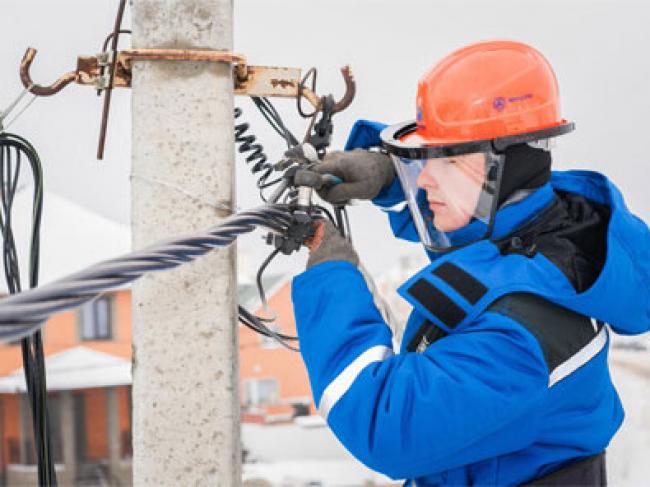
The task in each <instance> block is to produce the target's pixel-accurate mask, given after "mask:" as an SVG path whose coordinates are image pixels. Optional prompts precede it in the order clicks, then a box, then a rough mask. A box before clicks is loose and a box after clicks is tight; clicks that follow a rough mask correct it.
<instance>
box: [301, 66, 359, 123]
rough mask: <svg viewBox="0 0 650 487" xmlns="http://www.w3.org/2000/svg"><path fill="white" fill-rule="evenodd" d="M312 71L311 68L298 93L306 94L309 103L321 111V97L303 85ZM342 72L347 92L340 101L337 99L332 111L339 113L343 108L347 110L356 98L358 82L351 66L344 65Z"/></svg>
mask: <svg viewBox="0 0 650 487" xmlns="http://www.w3.org/2000/svg"><path fill="white" fill-rule="evenodd" d="M311 73H312V70H309V71H308V73H307V75H305V77H304V78H303V83H301V86H300V92H299V93H298V96H299V97H301V96H304V97H305V98H307V100H308V101H309V103H311V104H312V106H313V107H314V108H315V109H316V111H319V110H320V109H321V98H320V97H319V96H318V95H316V93H314V92H313V90H310V89H309V88H307V87H305V86H303V84H304V83H306V81H307V78H308V76H309V75H310V74H311ZM341 74H342V75H343V81H345V93H344V94H343V96H342V97H341V99H340V100H339V101H337V102H336V103H335V104H334V108H333V109H332V113H337V112H340V111H342V110H345V109H346V108H347V107H348V106H350V103H352V100H353V99H354V95H355V94H356V83H355V81H354V76H353V75H352V70H351V69H350V66H343V67H342V68H341Z"/></svg>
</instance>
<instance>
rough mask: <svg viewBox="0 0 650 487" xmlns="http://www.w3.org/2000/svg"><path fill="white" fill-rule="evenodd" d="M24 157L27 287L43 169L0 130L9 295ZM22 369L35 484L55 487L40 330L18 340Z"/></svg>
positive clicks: (14, 288) (15, 278) (32, 275)
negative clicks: (29, 184)
mask: <svg viewBox="0 0 650 487" xmlns="http://www.w3.org/2000/svg"><path fill="white" fill-rule="evenodd" d="M24 159H27V162H28V163H29V165H30V168H31V170H32V175H33V180H34V197H33V202H32V233H31V239H30V251H29V287H30V288H34V287H36V286H37V285H38V268H39V255H40V226H41V214H42V209H43V171H42V167H41V161H40V158H39V157H38V153H37V152H36V150H35V149H34V147H32V145H31V144H30V143H29V142H28V141H27V140H25V139H23V138H22V137H19V136H18V135H14V134H9V133H6V132H0V187H1V189H0V200H1V203H2V205H1V206H2V207H1V212H0V229H1V230H2V237H3V261H4V271H5V278H6V280H7V288H8V290H9V292H10V293H11V294H15V293H19V292H20V291H21V290H22V285H21V280H20V268H19V265H18V252H17V248H16V242H15V239H14V235H13V230H12V208H13V203H14V197H15V195H16V192H17V189H18V180H19V176H20V170H21V167H22V164H23V161H24ZM21 347H22V355H23V369H24V371H25V383H26V386H27V396H28V398H29V404H30V409H31V413H32V423H33V428H34V438H35V447H36V448H35V449H36V454H37V459H38V461H37V463H38V483H39V485H43V486H56V485H57V481H56V471H55V470H54V462H53V461H52V441H51V435H50V427H49V418H48V412H47V385H46V381H45V359H44V354H43V339H42V335H41V332H40V330H38V331H36V332H34V333H33V334H31V335H27V336H25V337H24V338H22V339H21Z"/></svg>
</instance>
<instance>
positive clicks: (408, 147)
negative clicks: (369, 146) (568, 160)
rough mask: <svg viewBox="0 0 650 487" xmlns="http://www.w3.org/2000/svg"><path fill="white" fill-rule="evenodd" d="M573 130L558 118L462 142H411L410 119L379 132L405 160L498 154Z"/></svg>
mask: <svg viewBox="0 0 650 487" xmlns="http://www.w3.org/2000/svg"><path fill="white" fill-rule="evenodd" d="M574 129H575V123H574V122H568V121H567V120H562V121H561V122H560V123H559V124H558V125H555V126H553V127H547V128H544V129H540V130H535V131H532V132H526V133H522V134H514V135H507V136H503V137H496V138H494V139H482V140H468V141H463V140H449V139H430V138H423V137H418V141H417V143H413V142H411V141H409V140H408V139H409V138H410V137H411V136H413V135H414V134H416V132H417V125H416V122H415V121H414V120H410V121H407V122H402V123H398V124H395V125H391V126H389V127H386V128H385V129H384V130H382V131H381V134H380V137H381V141H382V145H383V147H384V149H386V150H387V151H388V152H389V153H390V154H393V155H395V156H397V157H405V158H408V159H431V158H434V157H451V156H458V155H462V154H470V153H473V152H494V153H497V154H499V153H502V152H503V151H504V150H505V149H506V148H508V147H510V146H511V145H515V144H523V143H526V142H533V141H536V140H543V139H550V138H553V137H558V136H560V135H564V134H568V133H569V132H572V131H573V130H574Z"/></svg>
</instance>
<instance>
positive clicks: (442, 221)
mask: <svg viewBox="0 0 650 487" xmlns="http://www.w3.org/2000/svg"><path fill="white" fill-rule="evenodd" d="M391 156H392V159H393V163H394V165H395V170H396V172H397V175H398V177H399V179H400V182H401V184H402V188H403V189H404V194H405V196H406V201H407V203H408V205H409V209H410V210H411V214H412V216H413V222H414V224H415V227H416V229H417V231H418V234H419V236H420V239H421V241H422V243H423V244H424V245H425V246H426V247H427V248H429V249H430V250H434V251H444V250H451V249H453V248H457V247H462V246H465V245H468V244H470V243H473V242H476V241H478V240H482V239H484V238H486V237H489V236H490V234H491V230H492V226H493V224H494V215H495V213H496V205H497V198H498V189H499V182H500V175H501V172H502V167H503V156H502V155H497V154H494V153H493V152H470V153H466V154H459V155H449V156H441V157H429V158H426V159H417V158H416V159H413V158H409V157H400V156H396V155H394V154H393V155H391Z"/></svg>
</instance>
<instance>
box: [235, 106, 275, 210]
mask: <svg viewBox="0 0 650 487" xmlns="http://www.w3.org/2000/svg"><path fill="white" fill-rule="evenodd" d="M241 115H242V109H241V108H239V107H237V108H235V120H237V119H238V118H239V117H241ZM249 130H250V125H249V124H248V123H246V122H240V123H237V122H235V142H236V143H237V144H239V148H238V151H239V153H240V154H244V155H245V156H246V159H245V160H246V163H247V164H249V167H250V170H251V172H252V173H253V175H256V174H258V173H261V174H260V175H259V177H258V179H257V187H258V188H259V190H260V198H262V201H264V202H265V203H266V202H267V201H266V198H265V197H264V193H263V192H262V190H263V189H264V188H268V187H269V186H273V185H274V184H277V183H279V182H280V181H282V177H278V178H276V179H273V180H272V181H267V179H268V178H269V177H270V176H271V173H273V171H274V168H273V164H271V163H270V162H267V161H268V158H267V156H266V154H265V153H264V147H263V146H262V144H260V143H256V141H257V137H255V135H253V134H251V133H250V132H249ZM247 132H248V134H247Z"/></svg>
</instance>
